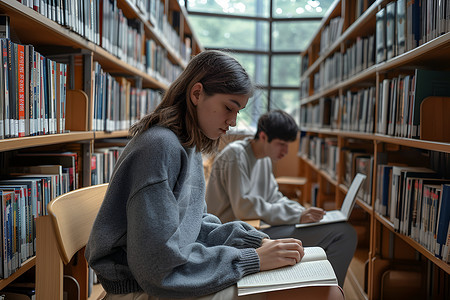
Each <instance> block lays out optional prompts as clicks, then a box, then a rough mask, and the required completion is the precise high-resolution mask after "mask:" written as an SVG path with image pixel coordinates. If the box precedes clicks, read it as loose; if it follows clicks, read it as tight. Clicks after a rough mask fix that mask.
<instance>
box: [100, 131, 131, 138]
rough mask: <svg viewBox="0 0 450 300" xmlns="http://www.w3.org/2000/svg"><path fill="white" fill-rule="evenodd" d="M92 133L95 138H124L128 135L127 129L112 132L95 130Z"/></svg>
mask: <svg viewBox="0 0 450 300" xmlns="http://www.w3.org/2000/svg"><path fill="white" fill-rule="evenodd" d="M94 135H95V139H111V138H125V137H127V136H128V131H127V130H121V131H113V132H106V131H95V132H94Z"/></svg>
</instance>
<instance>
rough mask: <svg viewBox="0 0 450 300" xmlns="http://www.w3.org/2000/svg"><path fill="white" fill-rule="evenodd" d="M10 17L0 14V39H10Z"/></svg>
mask: <svg viewBox="0 0 450 300" xmlns="http://www.w3.org/2000/svg"><path fill="white" fill-rule="evenodd" d="M10 36H11V35H10V27H9V16H8V15H3V14H0V38H1V39H9V38H10Z"/></svg>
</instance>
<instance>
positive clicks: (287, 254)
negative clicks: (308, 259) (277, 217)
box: [256, 238, 305, 271]
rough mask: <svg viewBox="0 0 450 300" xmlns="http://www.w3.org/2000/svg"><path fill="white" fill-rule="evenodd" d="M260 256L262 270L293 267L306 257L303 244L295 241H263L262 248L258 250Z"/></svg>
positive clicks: (291, 239) (290, 239) (289, 239)
mask: <svg viewBox="0 0 450 300" xmlns="http://www.w3.org/2000/svg"><path fill="white" fill-rule="evenodd" d="M256 253H258V255H259V262H260V270H261V271H266V270H272V269H276V268H280V267H284V266H293V265H295V264H296V263H298V262H299V261H300V260H301V259H302V258H303V255H305V252H304V251H303V246H302V242H301V241H299V240H297V239H293V238H287V239H279V240H271V239H263V241H262V245H261V247H259V248H257V249H256Z"/></svg>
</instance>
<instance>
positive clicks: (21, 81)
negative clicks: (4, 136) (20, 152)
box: [17, 44, 25, 137]
mask: <svg viewBox="0 0 450 300" xmlns="http://www.w3.org/2000/svg"><path fill="white" fill-rule="evenodd" d="M17 53H18V96H19V132H18V135H19V137H24V136H25V48H24V46H23V45H20V44H19V45H17Z"/></svg>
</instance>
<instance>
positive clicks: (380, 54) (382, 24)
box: [375, 8, 386, 64]
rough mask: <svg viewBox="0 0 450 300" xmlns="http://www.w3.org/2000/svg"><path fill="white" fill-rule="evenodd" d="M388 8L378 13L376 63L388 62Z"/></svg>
mask: <svg viewBox="0 0 450 300" xmlns="http://www.w3.org/2000/svg"><path fill="white" fill-rule="evenodd" d="M385 11H386V8H382V9H380V10H379V11H378V12H377V13H376V34H375V43H376V44H375V49H376V55H375V61H376V63H377V64H378V63H380V62H383V61H385V60H386V13H385Z"/></svg>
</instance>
